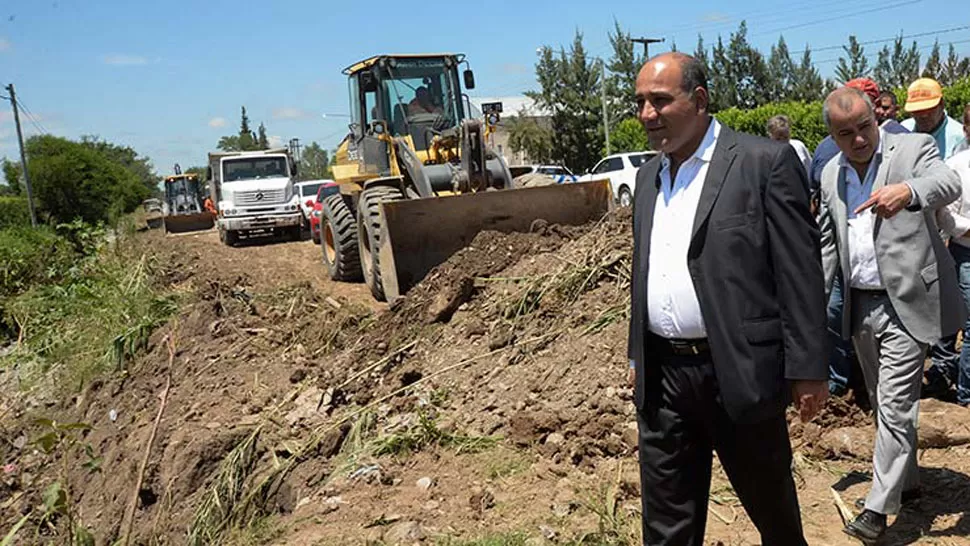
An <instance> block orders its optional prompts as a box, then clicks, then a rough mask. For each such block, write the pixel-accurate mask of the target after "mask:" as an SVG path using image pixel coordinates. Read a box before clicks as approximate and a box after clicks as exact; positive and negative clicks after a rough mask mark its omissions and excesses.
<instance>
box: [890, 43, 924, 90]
mask: <svg viewBox="0 0 970 546" xmlns="http://www.w3.org/2000/svg"><path fill="white" fill-rule="evenodd" d="M919 60H920V55H919V48H918V47H917V46H916V42H915V41H913V45H912V46H911V47H910V48H909V49H906V48H904V47H903V37H902V35H900V36H897V37H896V41H895V42H894V43H893V49H892V54H891V55H890V57H889V64H890V67H891V68H892V75H891V77H890V78H889V81H888V82H887V83H888V85H889V87H907V86H909V84H910V83H912V82H913V81H914V80H916V78H919V66H920V62H919Z"/></svg>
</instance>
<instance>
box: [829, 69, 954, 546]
mask: <svg viewBox="0 0 970 546" xmlns="http://www.w3.org/2000/svg"><path fill="white" fill-rule="evenodd" d="M823 115H824V117H825V123H826V125H827V126H828V128H829V132H830V133H831V135H832V137H833V139H835V141H836V143H837V144H838V146H839V149H840V150H841V153H840V154H839V155H837V156H836V157H835V160H833V161H831V162H829V164H828V165H826V167H825V170H824V171H823V173H822V185H821V216H820V219H819V224H820V228H819V229H820V232H821V239H822V264H823V268H824V270H825V281H826V287H827V289H830V288H831V286H832V281H833V279H834V278H835V276H836V272H837V271H838V270H841V273H842V278H843V279H844V280H845V283H844V286H845V290H844V296H845V297H844V302H843V311H844V312H843V321H842V335H843V336H844V337H848V336H849V335H850V334H851V336H852V341H853V343H854V345H855V348H856V353H857V355H858V357H859V363H860V365H861V367H862V371H863V375H864V376H865V379H866V387H867V389H868V391H869V399H870V401H871V403H872V407H873V411H874V412H875V417H876V425H877V429H876V444H875V454H874V456H873V480H872V488H871V489H870V491H869V495H868V497H867V498H866V501H865V510H864V511H863V512H862V514H860V515H859V517H858V518H856V519H855V520H854V521H852V522H850V523H849V525H847V526H846V528H845V532H846V533H847V534H849V535H851V536H853V537H856V538H858V539H860V540H862V541H863V542H865V543H871V542H874V541H876V540H878V538H879V537H880V536H882V534H883V533H884V532H885V530H886V515H887V514H895V513H897V512H898V511H899V509H900V506H901V504H902V502H903V500H904V499H908V498H913V497H915V496H917V495H918V492H919V473H918V469H917V464H916V419H917V415H918V412H919V395H920V384H921V380H922V375H923V361H924V360H925V357H926V350H927V347H928V346H929V344H931V343H933V342H935V341H936V340H938V339H939V338H940V337H942V336H945V335H948V334H952V333H953V332H955V331H957V329H958V328H959V327H960V325H961V324H962V323H963V315H964V313H965V311H964V309H963V305H962V301H963V300H962V298H961V295H960V292H959V290H958V287H957V279H956V269H955V268H954V265H953V259H952V258H951V257H950V253H949V252H947V250H946V246H945V245H944V243H943V240H942V239H941V238H940V236H939V228H938V227H937V225H936V219H935V211H936V210H937V209H940V208H942V207H944V206H946V205H947V204H948V203H950V202H951V201H953V200H955V199H957V198H958V197H959V196H960V193H961V187H960V180H959V178H958V177H957V176H956V174H955V173H953V171H951V170H950V169H949V168H947V167H946V165H945V164H944V163H943V161H942V160H941V159H940V154H939V152H938V151H937V148H936V144H935V143H934V142H933V139H932V138H931V137H929V136H927V135H920V134H891V133H886V132H885V131H883V130H881V129H880V128H879V126H878V124H877V123H876V118H875V114H874V112H873V105H872V102H871V100H870V99H869V98H868V97H867V96H865V95H864V94H862V93H860V92H859V91H857V90H855V89H852V88H841V89H837V90H836V91H833V92H832V94H830V95H829V96H828V98H827V99H826V101H825V105H824V109H823Z"/></svg>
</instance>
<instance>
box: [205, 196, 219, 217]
mask: <svg viewBox="0 0 970 546" xmlns="http://www.w3.org/2000/svg"><path fill="white" fill-rule="evenodd" d="M202 208H204V209H205V210H207V211H208V212H211V213H212V214H218V212H219V211H217V210H216V206H215V204H213V203H212V198H211V197H209V196H208V195H207V196H206V197H205V201H203V202H202Z"/></svg>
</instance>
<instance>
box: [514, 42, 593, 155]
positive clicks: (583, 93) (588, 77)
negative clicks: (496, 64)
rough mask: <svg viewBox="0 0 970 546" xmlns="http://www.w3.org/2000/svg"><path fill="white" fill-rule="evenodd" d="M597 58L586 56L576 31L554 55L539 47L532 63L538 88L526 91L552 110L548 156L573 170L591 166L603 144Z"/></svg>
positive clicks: (545, 107)
mask: <svg viewBox="0 0 970 546" xmlns="http://www.w3.org/2000/svg"><path fill="white" fill-rule="evenodd" d="M601 62H602V61H595V60H591V59H589V58H588V57H587V55H586V49H585V47H583V35H582V34H581V33H580V32H578V31H577V32H576V36H575V38H574V39H573V43H572V45H571V46H570V48H569V52H568V53H567V52H566V50H565V48H560V50H559V54H558V55H555V54H553V51H552V48H550V47H548V46H545V47H543V48H542V50H541V52H540V58H539V61H538V62H537V63H536V80H537V81H538V82H539V85H540V86H541V88H542V89H541V90H540V91H530V92H528V93H526V95H527V96H528V97H529V98H531V99H533V100H534V101H535V102H536V105H537V106H538V107H539V108H542V109H544V110H547V111H549V112H551V113H552V132H553V134H554V135H555V138H554V139H553V141H552V158H553V160H556V161H559V162H561V163H563V164H564V165H566V166H567V167H569V168H570V170H572V171H574V172H575V171H580V172H582V171H585V170H586V169H588V168H590V167H592V166H593V165H594V164H595V163H596V161H598V160H599V159H600V150H601V149H602V147H603V130H602V105H601V102H600V89H601V87H600V86H601V85H603V82H602V81H601V79H600V72H601V64H600V63H601Z"/></svg>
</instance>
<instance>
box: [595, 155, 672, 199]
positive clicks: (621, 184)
mask: <svg viewBox="0 0 970 546" xmlns="http://www.w3.org/2000/svg"><path fill="white" fill-rule="evenodd" d="M655 155H657V152H655V151H653V150H650V151H647V152H630V153H623V154H613V155H608V156H606V157H604V158H603V159H601V160H600V162H599V163H597V164H596V166H595V167H593V168H592V169H590V171H589V172H588V173H586V174H584V175H583V176H580V177H579V182H592V181H593V180H603V179H606V178H608V179H609V180H610V187H611V188H612V189H613V198H614V199H616V201H617V202H618V203H619V204H620V206H622V207H629V206H630V205H632V204H633V192H634V190H635V189H636V187H637V169H639V168H640V165H643V164H644V163H646V162H647V161H649V160H650V158H652V157H653V156H655Z"/></svg>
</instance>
